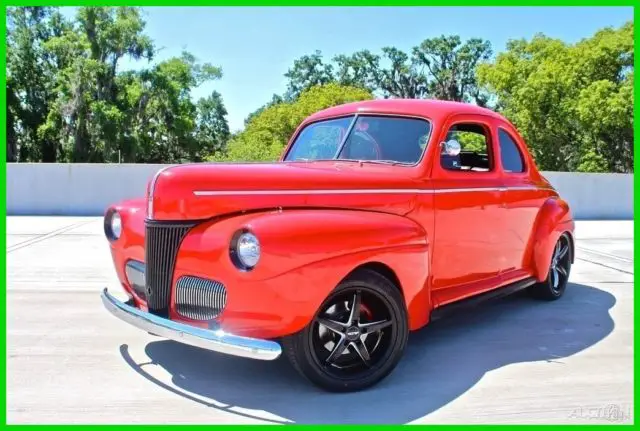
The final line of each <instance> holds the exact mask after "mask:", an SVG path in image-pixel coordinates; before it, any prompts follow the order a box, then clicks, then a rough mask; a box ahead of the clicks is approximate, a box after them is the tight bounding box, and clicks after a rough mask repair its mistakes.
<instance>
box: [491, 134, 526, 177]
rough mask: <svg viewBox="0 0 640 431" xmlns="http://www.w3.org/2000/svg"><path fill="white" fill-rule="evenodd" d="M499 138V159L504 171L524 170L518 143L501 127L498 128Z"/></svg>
mask: <svg viewBox="0 0 640 431" xmlns="http://www.w3.org/2000/svg"><path fill="white" fill-rule="evenodd" d="M498 139H499V140H500V161H501V162H502V168H503V169H504V170H505V171H506V172H524V170H525V169H524V159H523V157H522V153H520V149H518V145H517V144H516V143H515V141H514V140H513V138H511V136H510V135H509V134H508V133H507V132H506V131H505V130H503V129H498Z"/></svg>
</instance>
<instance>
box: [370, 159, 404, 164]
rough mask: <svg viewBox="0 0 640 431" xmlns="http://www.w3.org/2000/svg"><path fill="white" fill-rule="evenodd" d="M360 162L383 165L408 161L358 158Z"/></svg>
mask: <svg viewBox="0 0 640 431" xmlns="http://www.w3.org/2000/svg"><path fill="white" fill-rule="evenodd" d="M358 161H359V162H360V163H378V164H381V165H406V164H408V163H405V162H399V161H397V160H385V159H375V160H358Z"/></svg>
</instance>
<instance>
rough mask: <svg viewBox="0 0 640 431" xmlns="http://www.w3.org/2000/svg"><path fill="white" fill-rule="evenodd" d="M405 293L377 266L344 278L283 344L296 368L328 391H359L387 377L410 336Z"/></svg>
mask: <svg viewBox="0 0 640 431" xmlns="http://www.w3.org/2000/svg"><path fill="white" fill-rule="evenodd" d="M408 332H409V331H408V322H407V313H406V309H405V305H404V300H403V297H402V294H401V292H400V290H399V289H398V287H396V286H395V285H394V284H393V283H392V282H391V281H389V280H388V279H386V278H385V277H383V276H382V275H380V274H378V273H377V272H374V271H369V270H364V271H359V272H358V273H357V274H355V275H354V276H352V277H350V278H349V279H347V280H345V281H344V282H342V283H340V285H339V286H338V287H337V288H336V289H335V290H334V292H333V293H332V294H331V295H330V296H329V297H328V298H327V299H326V300H325V302H324V303H323V304H322V306H321V307H320V310H319V312H318V313H317V315H316V316H315V318H314V319H313V321H312V322H311V323H310V324H309V325H307V327H306V328H305V329H304V330H302V331H300V332H299V333H297V334H295V335H293V336H291V337H287V339H285V340H284V342H283V345H284V347H285V351H286V353H287V356H288V357H289V359H290V360H291V362H292V364H293V365H294V367H295V368H296V369H297V370H298V371H299V372H300V373H301V374H302V375H303V376H305V377H306V378H308V379H309V380H310V381H311V382H313V383H314V384H316V385H318V386H320V387H322V388H324V389H326V390H329V391H339V392H347V391H356V390H361V389H364V388H367V387H369V386H372V385H374V384H376V383H377V382H379V381H380V380H382V379H383V378H385V377H386V376H387V375H388V374H389V373H390V372H391V371H392V370H393V369H394V368H395V366H396V365H397V363H398V361H399V360H400V358H401V356H402V354H403V352H404V348H405V346H406V342H407V338H408Z"/></svg>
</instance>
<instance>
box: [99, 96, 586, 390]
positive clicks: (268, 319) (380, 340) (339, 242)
mask: <svg viewBox="0 0 640 431" xmlns="http://www.w3.org/2000/svg"><path fill="white" fill-rule="evenodd" d="M104 229H105V234H106V236H107V238H108V239H109V242H110V246H111V252H112V256H113V262H114V264H115V270H116V271H117V274H118V277H119V279H120V281H121V284H122V288H123V289H124V291H125V292H126V293H127V294H128V296H129V300H128V301H126V302H123V301H120V300H118V299H117V298H115V297H114V296H113V295H111V294H110V293H109V292H108V291H107V289H105V290H104V291H103V293H102V301H103V303H104V305H105V307H106V308H107V310H109V311H110V312H111V313H113V314H114V315H115V316H116V317H118V318H120V319H121V320H123V321H125V322H127V323H129V324H131V325H133V326H135V327H137V328H139V329H142V330H144V331H147V332H150V333H152V334H156V335H159V336H162V337H166V338H169V339H172V340H175V341H178V342H181V343H187V344H191V345H194V346H198V347H201V348H204V349H209V350H213V351H215V352H219V353H223V354H228V355H236V356H242V357H247V358H253V359H262V360H273V359H276V358H278V357H279V356H280V354H281V352H282V351H284V354H285V356H286V357H288V358H289V360H290V361H291V363H292V364H293V366H294V367H295V368H296V369H297V370H298V371H299V372H300V373H301V374H302V375H304V376H305V377H307V378H308V379H309V380H310V381H311V382H313V383H314V384H316V385H318V386H320V387H322V388H324V389H327V390H332V391H353V390H359V389H363V388H366V387H369V386H371V385H374V384H375V383H377V382H379V381H380V380H382V379H383V378H384V377H385V376H387V375H389V373H390V372H391V371H392V370H393V369H394V368H395V367H396V364H397V363H398V361H399V360H400V358H401V357H402V354H403V351H404V349H405V346H406V344H407V337H408V334H409V331H415V330H417V329H419V328H421V327H423V326H425V325H427V324H428V323H429V322H430V321H432V320H433V319H434V318H436V317H437V316H438V315H439V314H442V313H443V312H445V311H446V310H448V309H449V310H450V309H452V308H453V306H459V305H461V304H464V303H468V302H469V301H474V302H475V301H478V300H479V299H484V298H487V297H491V296H495V295H497V294H505V293H509V292H512V291H514V290H515V289H523V288H526V289H527V290H528V291H529V292H530V293H531V295H532V296H533V297H535V298H540V299H545V300H555V299H557V298H560V297H561V296H562V295H563V292H564V290H565V289H566V286H567V280H568V278H569V272H570V268H571V265H572V263H573V259H574V257H573V256H574V239H573V231H574V222H573V219H572V215H571V211H570V209H569V206H568V205H567V203H566V202H565V201H564V200H562V198H561V197H560V196H559V195H558V193H557V192H556V190H554V188H553V187H552V186H551V184H549V182H548V181H547V180H546V179H545V178H544V177H543V176H541V174H540V173H539V171H538V170H537V168H536V165H535V163H534V160H533V159H532V157H531V156H530V154H529V152H528V151H527V148H526V146H525V143H524V142H523V139H522V138H521V136H520V135H519V134H518V132H517V131H516V129H515V128H514V126H513V125H512V124H510V123H509V122H508V121H507V120H506V119H505V118H503V117H502V116H500V115H499V114H497V113H495V112H493V111H490V110H487V109H483V108H480V107H477V106H473V105H468V104H463V103H455V102H443V101H429V100H373V101H364V102H357V103H350V104H345V105H341V106H336V107H333V108H329V109H326V110H323V111H321V112H318V113H316V114H314V115H311V116H310V117H309V118H307V119H306V120H305V121H303V122H302V124H300V126H299V127H298V129H297V130H296V131H295V133H294V134H293V136H292V138H291V140H290V142H289V145H288V146H287V147H286V149H285V150H284V152H283V155H282V157H281V160H280V161H278V162H275V163H247V164H244V163H243V164H224V163H223V164H208V163H204V164H185V165H177V166H171V167H167V168H164V169H162V170H160V171H159V172H158V173H157V174H156V175H155V176H154V177H153V179H152V180H151V181H150V183H149V185H148V188H147V191H146V197H145V198H144V199H141V200H139V201H138V200H135V201H127V202H122V203H119V204H116V205H113V206H111V207H110V208H108V210H107V211H106V214H105V218H104Z"/></svg>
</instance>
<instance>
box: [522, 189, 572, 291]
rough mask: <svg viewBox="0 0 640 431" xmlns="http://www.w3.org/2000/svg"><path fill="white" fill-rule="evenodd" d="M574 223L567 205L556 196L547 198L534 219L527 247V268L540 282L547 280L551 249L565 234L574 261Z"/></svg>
mask: <svg viewBox="0 0 640 431" xmlns="http://www.w3.org/2000/svg"><path fill="white" fill-rule="evenodd" d="M574 228H575V223H574V220H573V216H572V213H571V209H570V208H569V204H568V203H567V202H566V201H565V200H563V199H562V198H560V197H558V196H552V197H550V198H548V199H547V200H546V201H545V202H544V204H543V205H542V207H541V208H540V211H539V212H538V216H537V218H536V223H535V225H534V229H533V231H532V235H531V238H530V242H529V247H528V255H529V257H528V260H529V266H530V268H531V270H532V272H533V274H534V276H535V278H536V279H537V281H539V282H541V281H543V280H545V279H546V278H547V275H548V273H549V264H550V262H551V256H552V254H553V248H554V246H555V244H556V242H557V241H558V239H559V238H560V236H561V235H563V234H567V236H568V237H569V243H570V247H571V262H572V263H573V261H574V259H575V238H574Z"/></svg>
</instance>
